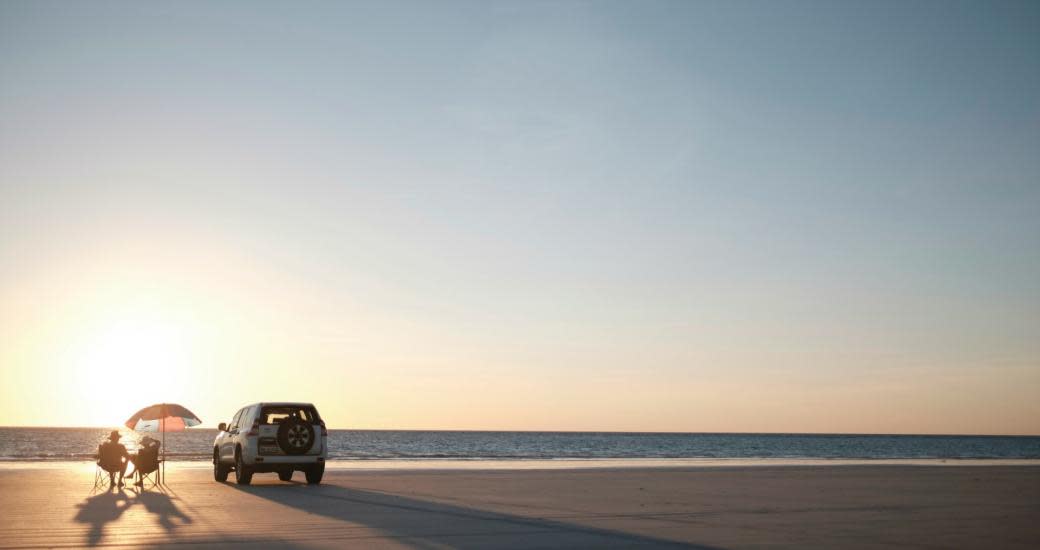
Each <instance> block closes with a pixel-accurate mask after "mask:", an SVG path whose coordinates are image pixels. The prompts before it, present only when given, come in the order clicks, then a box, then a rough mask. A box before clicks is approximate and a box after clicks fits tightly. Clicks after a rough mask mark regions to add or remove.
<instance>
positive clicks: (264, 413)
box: [260, 406, 318, 424]
mask: <svg viewBox="0 0 1040 550" xmlns="http://www.w3.org/2000/svg"><path fill="white" fill-rule="evenodd" d="M290 416H295V417H296V418H298V419H300V420H302V421H304V422H306V423H307V424H316V423H317V422H318V412H317V411H315V410H314V408H313V407H297V406H281V407H264V408H263V409H262V410H261V413H260V423H261V424H281V423H282V421H284V420H285V419H286V418H289V417H290Z"/></svg>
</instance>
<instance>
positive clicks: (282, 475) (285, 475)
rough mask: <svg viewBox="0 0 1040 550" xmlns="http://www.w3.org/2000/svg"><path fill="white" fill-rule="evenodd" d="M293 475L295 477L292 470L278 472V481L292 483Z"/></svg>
mask: <svg viewBox="0 0 1040 550" xmlns="http://www.w3.org/2000/svg"><path fill="white" fill-rule="evenodd" d="M292 475H293V471H292V470H280V471H279V472H278V479H280V480H282V481H292Z"/></svg>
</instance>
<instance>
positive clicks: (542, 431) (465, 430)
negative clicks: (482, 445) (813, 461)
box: [0, 424, 1040, 437]
mask: <svg viewBox="0 0 1040 550" xmlns="http://www.w3.org/2000/svg"><path fill="white" fill-rule="evenodd" d="M119 427H120V428H124V427H126V426H125V425H123V424H120V425H119ZM6 428H11V429H40V428H42V429H52V430H54V429H59V430H60V429H74V430H79V429H81V430H110V429H112V428H113V427H112V426H43V425H36V426H31V425H30V426H0V429H6ZM127 429H129V428H127ZM216 429H217V427H216V426H210V427H206V426H194V427H192V428H187V429H184V430H179V431H190V430H216ZM327 429H329V430H341V431H355V432H470V433H560V434H565V433H571V434H579V433H595V434H661V435H834V436H875V437H886V436H893V437H915V436H916V437H1040V433H1030V434H1007V433H1004V434H997V433H993V434H984V433H910V432H905V433H884V432H876V433H875V432H710V431H700V432H698V431H673V430H666V431H661V430H647V431H639V430H495V429H452V428H437V429H429V428H332V427H328V428H327ZM130 431H135V430H130ZM170 433H176V432H170Z"/></svg>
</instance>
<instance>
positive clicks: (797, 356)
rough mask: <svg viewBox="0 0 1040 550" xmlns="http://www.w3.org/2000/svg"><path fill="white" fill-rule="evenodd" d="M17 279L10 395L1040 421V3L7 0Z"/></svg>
mask: <svg viewBox="0 0 1040 550" xmlns="http://www.w3.org/2000/svg"><path fill="white" fill-rule="evenodd" d="M0 299H2V301H0V329H2V331H3V334H4V339H5V341H6V342H5V344H4V345H3V346H0V347H3V348H5V349H4V350H3V351H0V371H2V374H0V376H3V377H4V379H3V380H2V382H3V384H2V385H3V386H4V390H3V391H4V394H3V397H4V399H5V401H7V404H8V406H9V408H10V410H12V411H13V410H16V409H17V410H19V411H22V413H23V414H24V415H25V416H26V419H24V420H22V421H21V423H35V422H40V423H70V422H71V421H70V420H66V419H64V418H57V417H55V418H51V417H46V418H47V419H46V420H40V418H41V415H43V416H46V415H45V414H44V413H43V412H41V411H39V410H36V409H34V408H33V407H35V405H33V404H32V402H31V400H30V399H29V398H28V397H22V396H25V395H29V396H32V395H35V396H41V395H43V396H46V397H48V398H50V399H53V400H59V399H62V400H66V399H82V400H84V401H82V402H83V403H84V404H85V406H89V405H91V403H92V402H91V401H90V399H91V398H88V397H75V395H74V392H73V391H72V390H68V389H65V390H60V391H59V390H53V389H51V386H48V385H47V384H46V383H45V381H46V380H48V379H53V378H54V377H63V376H66V375H68V373H70V372H79V370H83V369H84V368H87V367H84V365H83V364H80V363H77V361H78V359H75V358H76V357H84V356H91V357H96V358H97V359H96V361H97V362H99V363H112V362H116V363H118V362H120V361H122V362H124V363H126V364H127V365H129V364H133V363H148V362H149V361H153V362H154V361H158V360H159V359H157V358H156V357H153V356H151V355H149V354H150V353H160V352H156V351H155V350H156V349H159V348H162V349H164V350H165V351H163V352H161V353H160V354H161V355H162V356H163V359H161V361H166V362H165V363H163V364H164V365H166V366H167V367H168V368H170V369H172V370H174V371H175V372H179V373H180V374H181V375H182V376H181V378H189V377H190V378H191V379H192V380H194V381H195V383H194V386H193V387H191V388H188V387H185V388H181V389H179V390H178V391H181V392H183V393H184V397H185V398H186V399H191V398H192V397H194V399H195V400H196V401H199V400H202V401H204V404H202V405H201V406H197V407H194V408H195V409H202V411H201V412H200V411H199V410H196V412H199V414H200V416H203V418H204V420H207V423H212V424H215V423H216V422H217V421H218V420H219V418H216V417H217V416H220V415H227V414H230V412H233V410H234V408H237V406H239V405H240V404H242V403H245V402H249V401H256V400H257V399H261V398H282V397H281V394H280V393H279V390H280V388H283V387H285V385H286V384H290V385H291V384H293V383H294V378H293V374H292V373H293V372H295V371H298V370H303V371H306V372H309V373H312V374H313V375H314V378H320V379H321V380H323V383H322V384H318V385H317V386H315V387H311V388H308V389H306V390H301V391H300V392H299V394H297V395H294V396H290V397H300V398H308V399H312V400H315V401H321V402H325V403H329V404H328V405H327V406H326V407H327V408H328V409H333V408H334V407H339V408H336V409H335V411H336V412H335V413H332V414H331V416H333V417H334V418H335V419H336V420H337V422H336V423H337V424H338V425H342V426H344V427H349V426H358V427H387V428H408V427H442V428H456V427H458V428H528V429H640V430H653V429H660V430H690V431H699V430H706V431H862V432H870V431H875V432H962V433H963V432H981V433H1040V405H1037V402H1038V401H1040V400H1038V399H1037V396H1038V395H1040V4H1037V3H1036V2H861V3H854V2H627V3H625V2H589V3H579V2H570V3H564V2H561V3H542V2H512V3H505V2H472V3H451V2H448V3H430V2H391V3H386V2H374V3H368V4H359V3H347V2H329V3H323V2H317V3H315V2H302V3H263V2H216V3H202V2H186V3H164V4H160V3H140V2H127V3H108V2H89V3H88V2H4V3H3V4H0ZM128 326H136V327H141V326H148V327H151V328H148V329H147V330H145V332H144V333H143V334H145V336H146V338H145V337H144V336H142V338H145V340H147V341H149V342H153V343H154V345H149V346H140V347H141V348H142V349H137V350H134V351H130V352H127V351H125V350H123V351H113V350H112V349H111V347H112V346H115V347H119V344H112V342H114V341H123V340H125V338H122V337H120V336H119V335H120V334H122V335H126V334H138V336H140V335H141V334H142V333H135V332H134V330H138V329H128V328H127V327H128ZM113 327H115V328H113ZM141 330H143V329H141ZM148 338H150V339H151V340H148ZM130 339H133V337H130ZM101 341H104V342H108V343H106V344H103V345H102V344H98V343H97V342H101ZM68 342H77V343H76V344H74V345H73V344H67V343H68ZM160 342H162V343H163V344H162V345H160V344H159V343H160ZM56 343H58V344H60V345H58V344H56ZM66 344H67V345H66ZM98 346H101V347H98ZM106 346H107V347H106ZM163 346H165V347H163ZM59 348H60V349H63V350H64V351H63V352H61V353H58V352H56V351H54V350H55V349H59ZM145 348H147V349H145ZM91 350H93V351H91ZM98 350H102V351H98ZM106 350H107V351H106ZM149 350H152V351H149ZM171 350H177V351H176V353H174V352H173V351H171ZM184 350H188V351H184ZM181 353H184V354H186V355H183V356H181V355H177V354H181ZM171 354H173V355H177V357H180V359H170V356H171ZM257 365H263V366H262V367H258V366H257ZM123 368H124V369H125V368H129V367H126V366H124V367H123ZM257 368H261V369H263V370H262V372H265V373H266V372H271V373H275V374H270V375H269V378H270V379H271V380H272V381H271V382H270V384H271V385H267V386H265V385H263V384H260V383H258V384H257V385H256V387H247V388H243V389H241V390H239V393H237V394H233V395H230V396H228V395H226V394H222V393H220V392H217V391H216V390H199V387H202V388H212V387H214V385H216V384H218V383H219V380H220V379H219V378H218V377H216V376H215V375H214V374H212V373H214V372H226V373H231V374H236V375H243V376H244V375H246V374H247V373H249V372H254V369H257ZM80 376H81V378H83V379H90V377H89V376H83V375H82V374H81V375H80ZM15 388H20V389H15ZM171 391H172V390H171ZM199 391H203V394H202V395H201V396H199V395H198V392H199ZM192 392H195V393H192ZM205 392H210V393H205ZM16 394H17V395H16ZM276 394H277V395H276ZM156 397H157V398H162V397H163V396H160V395H158V394H157V395H156ZM332 402H336V403H337V404H336V405H335V406H333V405H332V404H331V403H332ZM205 403H212V405H209V404H205ZM129 405H130V404H127V406H129ZM130 408H132V409H133V408H135V407H130ZM227 409H230V410H229V411H228V412H224V411H225V410H227ZM131 412H132V411H131ZM47 414H50V413H47ZM112 414H115V412H113V413H112ZM327 416H329V415H327ZM209 417H212V418H209ZM97 421H98V422H103V421H107V417H105V418H100V417H99V418H98V419H97ZM15 423H17V422H15Z"/></svg>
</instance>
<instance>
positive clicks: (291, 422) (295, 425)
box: [277, 417, 315, 455]
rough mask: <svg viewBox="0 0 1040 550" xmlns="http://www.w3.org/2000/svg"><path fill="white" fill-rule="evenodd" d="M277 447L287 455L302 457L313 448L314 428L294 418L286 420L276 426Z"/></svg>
mask: <svg viewBox="0 0 1040 550" xmlns="http://www.w3.org/2000/svg"><path fill="white" fill-rule="evenodd" d="M277 440H278V446H279V447H280V448H281V449H282V451H283V452H284V453H285V454H287V455H302V454H306V453H307V451H309V450H311V447H313V446H314V440H315V437H314V426H311V425H310V424H307V423H306V422H301V421H300V420H298V419H296V418H292V417H289V418H286V419H285V420H282V422H281V423H280V424H279V425H278V437H277Z"/></svg>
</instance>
